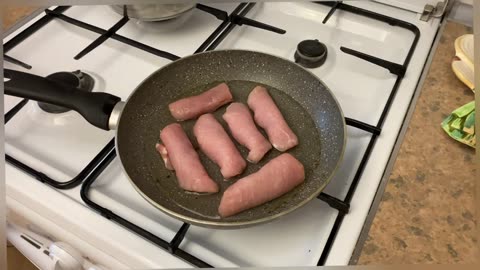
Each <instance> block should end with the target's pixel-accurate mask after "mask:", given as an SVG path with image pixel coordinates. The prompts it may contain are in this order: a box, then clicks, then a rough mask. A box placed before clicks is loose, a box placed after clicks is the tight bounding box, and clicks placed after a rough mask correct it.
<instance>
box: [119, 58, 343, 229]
mask: <svg viewBox="0 0 480 270" xmlns="http://www.w3.org/2000/svg"><path fill="white" fill-rule="evenodd" d="M231 51H236V52H247V53H255V54H263V55H267V56H269V57H273V58H277V59H280V60H282V61H287V62H289V63H290V64H295V65H297V67H298V68H300V69H302V70H303V71H305V72H308V73H309V74H310V76H313V77H315V78H316V79H317V80H318V81H320V82H321V83H322V85H323V86H324V87H325V89H326V90H327V91H328V92H329V94H330V96H331V97H332V98H333V100H334V101H335V103H336V105H337V106H336V107H337V108H338V110H339V113H340V116H341V119H342V127H343V143H342V149H341V153H340V155H339V157H338V160H337V162H336V164H335V167H334V169H333V170H332V171H331V173H330V175H329V176H328V177H327V178H326V181H325V183H324V184H323V185H322V186H320V187H319V188H318V189H317V190H316V191H315V192H313V193H312V195H311V196H309V197H307V198H305V199H304V200H302V201H301V202H300V203H298V204H296V205H295V206H293V207H290V208H288V209H286V210H284V211H282V212H279V213H277V214H275V215H272V216H267V217H263V218H260V219H255V220H249V221H226V222H220V221H208V220H202V219H198V218H194V217H190V216H185V215H182V214H179V213H177V212H175V211H172V210H170V209H168V208H167V207H164V206H162V205H160V204H159V203H157V202H156V201H154V200H153V199H152V198H150V197H149V196H147V195H146V194H145V193H143V192H142V191H141V190H140V188H139V187H138V186H137V185H136V184H135V183H134V181H133V180H132V179H131V177H130V175H129V174H128V172H127V170H126V169H125V166H124V163H123V160H122V155H121V154H120V152H119V150H118V149H119V147H118V131H119V127H120V126H121V123H122V119H123V118H124V117H123V112H124V110H122V112H121V114H120V117H119V121H118V124H117V128H116V130H115V150H116V153H117V156H118V158H119V160H120V164H121V166H120V167H121V168H122V172H123V173H124V174H125V175H126V176H127V179H128V181H129V182H130V184H131V185H132V186H133V187H134V189H135V190H136V191H137V192H138V193H139V194H140V195H141V196H142V197H143V198H144V199H145V200H146V201H147V202H149V203H150V204H151V205H153V206H154V207H155V208H157V209H159V210H161V211H162V212H164V213H165V214H167V215H169V216H171V217H173V218H175V219H179V220H182V221H183V222H186V223H189V224H192V225H197V226H200V227H206V228H215V229H239V228H247V227H252V226H255V225H260V224H264V223H268V222H271V221H273V220H276V219H278V218H280V217H282V216H286V215H288V214H290V213H292V212H293V211H295V210H297V209H299V208H301V207H303V206H304V205H306V204H307V203H308V202H310V201H311V200H313V199H314V198H315V197H317V196H318V195H319V194H320V193H321V192H322V191H323V190H324V189H325V187H326V186H327V185H328V184H329V183H330V181H331V180H332V178H333V176H334V175H335V173H336V172H337V170H338V169H339V167H340V164H341V163H342V160H343V158H344V154H345V149H346V142H347V135H346V132H347V127H346V122H345V116H344V113H343V110H342V107H341V106H340V103H339V102H338V100H337V98H336V96H335V95H334V94H333V92H332V91H331V90H330V88H329V87H328V86H327V85H326V84H325V83H324V82H323V81H322V80H321V79H320V78H319V77H317V76H316V75H315V74H313V72H311V71H310V70H307V69H305V68H303V67H302V66H300V65H298V64H296V63H295V62H292V61H290V60H288V59H286V58H284V57H280V56H276V55H272V54H269V53H264V52H260V51H254V50H245V49H221V50H214V51H206V52H201V53H196V54H191V55H188V56H185V57H182V58H180V59H177V60H175V61H172V62H170V63H168V64H167V65H165V66H163V67H161V68H159V69H157V70H156V71H154V72H152V73H151V74H150V75H149V76H147V77H146V78H145V79H144V80H143V81H142V82H140V84H138V85H137V87H135V89H134V90H133V92H132V93H131V94H130V95H129V96H128V98H127V99H126V100H125V106H128V101H129V100H130V98H131V97H132V96H133V95H134V94H135V93H136V92H137V90H138V89H139V88H140V87H141V86H142V85H144V83H145V82H146V81H148V80H149V79H150V78H151V77H153V76H155V74H157V73H158V72H160V71H161V70H164V69H165V68H167V67H169V66H170V65H173V64H177V63H178V62H181V61H182V60H187V59H189V58H191V57H195V56H197V55H203V54H212V53H219V52H231ZM124 109H125V108H124ZM220 220H221V219H220Z"/></svg>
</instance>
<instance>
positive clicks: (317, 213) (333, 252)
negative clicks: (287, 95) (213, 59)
mask: <svg viewBox="0 0 480 270" xmlns="http://www.w3.org/2000/svg"><path fill="white" fill-rule="evenodd" d="M332 5H334V4H333V3H329V4H317V3H309V2H281V3H277V2H275V3H257V4H239V3H229V4H221V3H211V4H208V6H210V7H213V8H216V9H218V10H221V11H225V12H227V13H228V14H230V18H233V17H235V15H236V16H237V17H236V18H237V19H238V18H241V16H244V17H246V18H249V19H252V20H254V21H258V22H262V23H264V24H267V25H270V26H274V27H277V28H279V29H283V30H285V31H286V33H285V34H279V33H275V32H273V31H269V30H265V29H259V28H257V27H254V26H249V25H242V26H238V25H236V24H235V23H233V22H232V20H230V21H226V22H223V21H221V20H219V19H217V18H215V17H214V16H212V14H209V13H207V12H205V11H202V10H200V9H196V10H194V11H193V12H192V13H190V14H189V15H188V16H184V17H181V18H178V19H174V20H170V21H166V22H150V23H147V22H139V21H137V20H134V19H130V20H129V21H128V22H127V23H126V24H125V25H124V26H123V27H121V28H120V29H119V30H118V31H117V32H116V34H113V35H111V36H110V38H108V39H106V41H105V42H103V43H102V44H99V45H98V46H97V47H95V48H94V49H93V50H91V51H90V52H89V53H87V54H86V55H84V56H83V57H81V58H80V59H78V60H75V59H74V56H76V55H77V54H78V53H79V52H80V51H82V50H83V49H84V48H85V47H87V46H88V45H89V44H90V43H92V42H93V41H94V40H95V39H97V38H98V37H99V36H100V35H101V34H102V33H105V32H106V31H104V30H107V29H109V28H111V27H112V26H113V25H114V24H116V23H117V22H118V21H120V20H121V19H122V16H121V15H119V14H117V13H115V12H113V11H112V9H111V8H110V7H108V6H74V7H70V8H68V9H63V8H57V9H56V8H55V7H52V8H50V9H49V10H51V11H52V12H47V14H48V15H45V13H42V14H39V15H38V16H37V17H36V18H34V19H32V20H31V21H30V22H28V23H26V24H25V25H23V26H22V27H21V28H19V29H18V30H16V31H15V32H13V33H12V34H10V35H9V36H8V37H7V38H5V39H4V44H5V45H4V49H5V54H6V55H7V56H8V57H11V58H13V60H12V59H10V61H9V62H5V63H4V67H5V68H10V69H17V70H20V71H26V72H30V73H34V74H38V75H42V76H47V75H49V74H53V73H56V72H61V71H68V72H71V71H76V70H80V71H82V72H84V73H85V74H88V75H90V76H91V77H93V79H94V80H95V84H94V86H93V91H104V92H110V93H113V94H115V95H117V96H120V97H121V98H122V99H126V98H127V97H128V95H129V94H130V93H131V92H132V91H133V90H134V89H135V87H136V86H137V85H138V84H140V82H141V81H142V80H143V79H145V78H146V77H148V76H149V75H150V74H151V73H152V72H154V71H155V70H157V69H158V68H161V67H162V66H164V65H166V64H168V63H170V62H171V60H172V59H175V56H178V57H183V56H187V55H190V54H193V53H195V52H198V51H204V50H207V49H208V50H210V49H231V48H239V49H249V50H257V51H262V52H266V53H270V54H274V55H278V56H281V57H284V58H287V59H290V60H292V61H293V56H294V53H295V50H296V48H297V45H298V43H299V42H301V41H303V40H307V39H317V40H319V41H321V42H322V43H324V44H325V45H326V46H327V49H328V57H327V59H326V62H325V63H324V65H322V66H321V67H319V68H315V69H310V70H311V71H312V72H313V73H314V74H316V75H317V76H318V77H319V78H320V79H321V80H322V81H323V82H324V83H325V84H326V85H327V86H328V87H329V88H330V89H331V90H332V92H333V93H334V95H335V96H336V98H337V99H338V100H339V102H340V105H341V107H342V109H343V111H344V114H345V116H346V117H347V118H348V120H347V124H349V125H348V128H347V135H348V137H347V146H346V152H345V156H344V160H343V162H342V164H341V167H340V169H339V170H338V172H337V173H336V175H335V176H334V178H333V179H332V181H331V182H330V184H329V185H328V186H327V188H326V189H325V190H324V193H323V194H322V195H321V197H320V198H319V199H315V200H313V201H312V202H310V203H309V204H307V205H306V206H305V207H303V208H301V209H299V210H297V211H295V212H294V213H292V214H290V215H287V216H286V217H284V218H281V219H279V220H276V221H275V222H272V223H268V224H265V225H261V226H256V227H252V228H247V229H241V230H226V231H223V230H213V229H205V228H200V227H196V226H190V227H189V226H188V225H186V224H183V223H182V222H180V221H178V220H175V219H173V218H170V217H168V216H166V215H164V214H163V213H162V212H161V211H159V210H158V209H156V208H154V207H153V206H152V205H150V204H149V203H148V202H147V201H145V200H144V199H143V198H142V197H141V196H140V195H139V194H138V193H137V192H136V191H135V189H134V188H133V187H132V186H131V184H130V183H129V181H128V180H127V178H126V176H125V175H123V174H122V172H121V169H120V164H119V161H118V160H117V159H116V158H115V156H114V149H113V143H112V139H113V136H114V132H107V131H102V130H99V129H96V128H95V127H93V126H90V125H89V124H88V123H87V122H86V121H85V120H84V119H83V118H81V116H80V115H79V114H77V113H76V112H73V111H69V112H64V113H60V114H52V113H47V112H45V111H43V110H42V109H41V108H40V107H39V105H38V104H37V103H36V102H33V101H29V102H21V99H18V98H13V97H9V96H5V111H6V112H7V111H9V110H11V109H12V108H16V109H18V110H15V112H16V113H13V111H12V112H11V113H9V115H8V117H7V118H6V121H7V120H8V123H6V125H5V152H6V154H7V155H8V156H7V161H8V162H7V164H6V186H7V205H8V210H9V220H10V221H11V222H13V220H15V219H17V218H18V217H22V218H23V220H25V224H30V227H31V229H32V226H33V227H35V231H36V232H37V233H42V234H43V235H45V236H47V237H49V238H51V239H52V240H55V241H63V242H66V243H68V244H70V245H71V246H72V247H74V248H75V249H76V250H77V251H79V252H80V253H81V254H83V256H85V257H88V258H89V260H90V261H92V262H94V263H98V264H101V265H103V266H105V267H106V268H112V269H130V268H137V269H138V268H185V267H194V266H214V267H251V266H256V267H258V266H316V265H347V264H348V263H349V261H350V260H351V257H352V254H353V252H354V249H355V247H356V246H357V243H358V239H359V237H360V235H361V232H362V229H364V228H363V227H364V224H365V222H366V220H367V216H369V215H370V216H371V215H373V214H374V212H375V211H370V209H371V206H372V204H373V202H374V198H375V197H376V196H377V198H378V197H379V196H381V193H382V189H381V188H379V187H381V186H382V184H384V182H383V181H384V180H382V179H386V178H387V177H388V170H386V168H387V167H388V165H389V164H391V163H392V162H393V161H394V159H395V154H393V155H392V152H394V149H395V147H396V146H398V143H397V139H398V138H399V134H400V133H401V129H402V128H403V126H404V121H405V118H406V115H407V111H408V110H409V108H411V107H412V106H413V105H414V104H411V101H412V99H414V97H415V95H416V94H417V92H418V91H416V89H417V88H418V85H419V81H420V79H421V76H422V74H423V73H424V72H425V70H424V68H425V65H426V64H427V58H428V56H429V54H430V52H431V50H432V46H433V43H434V39H435V37H436V35H437V33H438V32H439V27H440V25H441V21H442V18H434V17H432V18H430V19H429V20H428V21H422V20H420V16H421V15H420V14H417V13H415V12H412V11H408V10H404V9H400V8H397V7H393V6H389V5H385V4H380V3H376V2H366V1H352V2H346V1H345V2H344V3H343V4H340V5H336V7H337V9H336V10H335V11H334V12H333V14H332V15H331V17H330V18H329V19H328V20H327V21H326V23H325V24H323V23H322V21H323V20H324V18H325V17H326V15H327V14H328V13H329V12H330V11H331V9H332ZM239 16H240V17H239ZM38 20H40V21H41V22H43V21H45V22H46V23H44V24H43V23H42V26H41V27H38V26H39V25H40V23H38V22H37V23H35V22H36V21H38ZM47 21H48V22H47ZM22 31H23V32H22ZM23 37H24V38H23ZM341 47H344V48H346V49H342V50H343V51H342V50H341ZM349 49H351V50H354V51H353V52H352V51H351V50H349ZM163 52H168V53H169V54H165V53H163ZM346 52H349V53H346ZM352 54H353V55H352ZM172 55H173V56H172ZM372 56H373V57H372ZM165 57H166V58H165ZM362 57H363V59H361V58H362ZM15 60H18V61H21V62H23V63H24V64H27V65H29V66H31V69H30V70H27V69H26V68H25V66H26V65H23V66H24V67H22V66H21V65H19V63H17V64H14V63H12V62H15ZM383 60H384V61H383ZM382 65H383V66H382ZM387 69H390V71H389V70H387ZM19 102H20V103H21V104H20V105H17V104H19ZM102 149H103V151H102ZM99 153H100V154H99ZM92 160H93V161H92ZM91 161H92V162H91ZM89 163H90V164H89ZM87 165H88V166H87ZM86 167H87V168H86ZM85 168H86V169H85ZM80 172H82V173H80ZM47 176H48V179H46V177H47ZM87 176H88V179H87V180H85V179H86V178H87ZM36 178H43V179H44V181H46V182H47V183H41V182H40V181H38V179H36ZM45 179H46V180H45ZM69 179H74V180H73V181H72V183H71V184H69V185H65V184H61V183H60V184H59V183H58V182H65V181H68V180H69ZM82 180H85V181H83V185H82ZM82 188H83V191H84V193H83V194H84V195H86V196H83V198H82V196H81V189H82ZM377 190H379V192H378V194H377ZM376 194H377V195H376ZM85 199H86V200H85ZM86 202H87V203H86ZM327 202H328V203H327ZM92 207H93V208H92ZM99 207H103V208H104V209H108V210H110V211H111V212H113V213H115V214H116V215H115V216H111V215H110V214H109V213H110V212H108V211H106V210H103V211H104V212H103V214H104V215H105V216H108V217H109V218H110V219H107V218H105V217H104V216H102V215H101V214H99V212H98V211H97V210H98V209H99ZM119 217H121V218H119ZM367 229H368V228H367ZM364 231H365V230H364ZM172 240H173V241H172ZM177 240H178V241H177Z"/></svg>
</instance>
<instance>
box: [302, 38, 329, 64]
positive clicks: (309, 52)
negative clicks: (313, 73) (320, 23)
mask: <svg viewBox="0 0 480 270" xmlns="http://www.w3.org/2000/svg"><path fill="white" fill-rule="evenodd" d="M326 59H327V46H325V44H323V43H321V42H320V41H318V40H317V39H307V40H304V41H302V42H300V43H298V45H297V51H296V52H295V63H297V64H300V65H301V66H303V67H306V68H317V67H319V66H321V65H323V63H325V60H326Z"/></svg>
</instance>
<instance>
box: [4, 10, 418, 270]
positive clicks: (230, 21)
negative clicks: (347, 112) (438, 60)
mask: <svg viewBox="0 0 480 270" xmlns="http://www.w3.org/2000/svg"><path fill="white" fill-rule="evenodd" d="M317 4H322V5H328V6H331V7H332V9H331V11H330V12H329V13H328V14H327V16H326V17H325V19H324V21H323V23H328V20H329V18H330V17H331V16H333V14H334V13H335V11H336V10H343V11H347V12H351V13H354V14H357V15H361V16H365V17H368V18H372V19H375V20H379V21H382V22H385V23H388V24H390V25H393V26H398V27H401V28H405V29H408V30H410V31H412V32H413V33H414V34H415V38H414V41H413V42H412V45H411V48H410V50H409V52H408V55H407V57H406V59H405V61H404V63H403V64H401V65H400V64H396V63H391V62H389V61H386V60H383V59H379V58H376V57H374V56H370V55H367V54H364V53H362V52H358V51H355V50H353V49H349V48H344V47H342V48H341V50H342V51H343V52H345V53H347V54H350V55H352V56H355V57H359V58H361V59H364V60H366V61H369V62H371V63H372V64H376V65H379V66H382V67H384V68H386V69H388V70H389V71H390V72H392V73H393V74H396V75H397V80H396V82H395V84H394V86H393V89H392V90H391V92H390V96H389V98H388V100H387V102H386V104H385V107H384V110H383V112H382V114H381V116H380V119H379V121H378V123H377V124H376V125H375V126H374V125H370V124H367V123H364V122H361V121H359V120H355V119H351V118H346V119H345V120H346V124H347V125H349V126H352V127H355V128H359V129H361V130H364V131H365V132H369V133H371V134H372V137H371V140H370V142H369V144H368V146H367V149H366V151H365V154H364V156H363V158H362V161H361V163H360V165H359V167H358V169H357V171H356V174H355V177H354V179H353V182H352V184H351V186H350V188H349V190H348V193H347V196H346V198H345V199H344V200H341V199H338V198H335V197H333V196H331V195H328V194H326V193H323V192H322V193H321V194H320V195H319V196H318V199H320V200H322V201H324V202H326V203H327V204H328V205H329V206H331V207H332V208H334V209H337V210H338V211H339V215H338V216H337V219H336V220H335V224H334V227H333V229H332V231H331V233H330V235H329V238H328V240H327V243H326V246H325V247H324V250H323V252H322V254H321V256H320V259H319V261H318V264H317V265H319V266H320V265H324V264H325V262H326V259H327V257H328V254H329V252H330V250H331V248H332V245H333V241H334V240H335V237H336V235H337V233H338V230H339V228H340V226H341V224H342V222H343V219H344V217H345V215H346V214H347V213H348V211H349V209H350V202H351V200H352V197H353V195H354V193H355V190H356V187H357V186H358V184H359V180H360V177H361V175H362V173H363V170H364V169H365V166H366V163H367V161H368V159H369V157H370V154H371V152H372V150H373V147H374V145H375V142H376V140H377V138H378V136H379V135H380V133H381V130H382V126H383V123H384V121H385V118H386V116H387V114H388V111H389V109H390V107H391V104H392V102H393V99H394V98H395V94H396V92H397V90H398V87H399V86H400V83H401V81H402V79H403V76H404V74H405V71H406V69H407V67H408V64H409V62H410V59H411V57H412V55H413V52H414V50H415V48H416V45H417V43H418V40H419V38H420V31H419V29H418V28H417V27H416V26H415V25H413V24H410V23H407V22H404V21H400V20H398V19H395V18H391V17H388V16H385V15H381V14H377V13H374V12H371V11H368V10H364V9H361V8H357V7H354V6H350V5H346V4H344V3H342V2H336V1H332V2H318V3H317ZM254 6H255V3H241V4H239V5H238V6H237V7H236V9H235V10H234V11H233V12H232V13H231V14H228V13H227V12H225V11H222V10H218V9H216V8H212V7H209V6H205V5H201V4H198V5H197V9H199V10H201V11H204V12H208V13H210V14H212V15H213V16H215V18H217V19H219V20H221V21H222V23H221V24H220V25H219V26H218V27H217V29H215V30H214V32H213V33H212V34H211V35H210V36H209V37H208V38H207V39H206V40H205V41H204V42H203V43H202V44H201V45H200V47H199V48H198V49H197V50H196V51H195V53H199V52H204V51H209V50H214V49H216V47H217V46H218V45H219V44H220V43H221V42H222V41H223V40H224V39H225V38H226V37H227V36H228V34H229V33H230V32H231V31H232V30H233V29H234V28H235V27H236V26H238V25H249V26H253V27H258V28H261V29H264V30H268V31H272V32H275V33H279V34H283V33H285V31H284V30H282V29H280V28H277V27H275V26H271V25H267V24H264V23H261V22H258V21H254V20H251V19H248V18H246V17H245V16H246V15H247V14H248V12H249V11H250V10H251V9H252V8H253V7H254ZM66 9H68V7H58V8H56V9H54V10H50V9H46V10H45V13H46V15H45V16H43V17H42V18H41V19H39V20H38V21H37V22H35V23H34V24H32V25H31V26H29V27H28V28H26V29H25V30H24V31H22V32H21V33H19V34H18V35H17V36H15V37H14V38H12V39H11V40H10V41H9V42H7V43H5V45H4V52H5V53H6V52H8V51H9V50H10V49H12V48H13V47H15V46H16V45H18V44H19V43H20V42H22V41H23V40H25V39H26V38H28V37H29V36H30V35H31V34H32V33H34V32H36V31H37V30H38V29H40V28H41V27H42V26H44V25H45V24H47V23H48V22H49V21H51V20H52V19H53V18H56V19H60V20H62V21H65V22H68V23H70V24H73V25H76V26H78V27H81V28H83V29H87V30H90V31H93V32H95V33H98V34H100V35H101V36H100V37H99V38H97V40H95V41H94V42H92V43H91V44H90V45H89V46H87V47H86V48H85V49H84V50H82V52H80V53H79V54H78V55H77V56H75V59H78V58H81V57H83V56H85V55H86V54H87V53H88V52H90V51H92V50H93V49H95V48H96V47H98V46H99V45H101V44H102V43H103V42H104V41H105V40H107V39H108V38H112V39H114V40H117V41H119V42H122V43H125V44H128V45H130V46H132V47H135V48H138V49H140V50H143V51H146V52H149V53H151V54H153V55H156V56H159V57H163V58H166V59H169V60H172V61H174V60H177V59H179V58H180V57H178V56H176V55H173V54H171V53H168V52H165V51H162V50H159V49H156V48H153V47H151V46H148V45H145V44H142V43H140V42H137V41H135V40H132V39H129V38H127V37H124V36H121V35H119V34H116V31H117V30H119V29H120V28H121V27H122V26H123V25H125V23H126V22H127V21H128V14H125V13H124V16H123V18H122V19H121V20H120V21H119V22H117V23H116V24H115V25H114V26H112V27H111V28H110V29H109V30H105V29H101V28H99V27H96V26H94V25H91V24H88V23H85V22H82V21H79V20H76V19H74V18H71V17H68V16H66V15H64V14H62V13H63V12H64V11H65V10H66ZM6 60H7V61H10V62H13V63H16V64H18V65H20V66H22V67H24V68H28V67H29V65H28V64H26V63H23V62H22V61H19V60H16V59H13V58H7V59H6ZM27 102H28V100H23V101H22V102H20V103H19V104H18V105H17V106H15V107H14V108H13V109H12V110H10V111H9V112H8V113H7V114H5V123H7V122H8V121H9V120H10V119H12V118H13V117H14V116H15V114H16V113H17V112H18V111H20V110H21V109H22V108H23V107H24V106H25V104H26V103H27ZM115 157H116V152H115V148H114V140H112V141H110V142H109V143H108V144H107V145H106V146H105V147H104V148H103V149H102V151H101V152H100V153H99V154H98V155H97V156H96V157H95V158H94V159H93V160H92V161H91V162H90V163H89V164H88V165H87V167H86V168H85V169H84V170H82V172H80V174H79V175H78V176H77V177H75V178H73V179H72V180H70V181H67V182H59V181H56V180H53V179H51V178H49V177H48V176H46V175H45V174H43V173H41V172H38V171H36V170H34V169H32V168H30V167H28V166H27V165H25V164H23V163H22V162H20V161H18V160H16V159H14V158H12V157H11V156H9V155H6V161H7V162H8V163H10V164H12V165H14V166H16V167H17V168H19V169H21V170H23V171H25V172H27V173H29V174H30V175H32V176H33V177H35V178H36V179H37V180H39V181H41V182H44V183H46V184H48V185H50V186H52V187H54V188H59V189H67V188H73V187H75V186H78V185H79V184H81V183H82V182H83V184H82V187H81V197H82V200H83V201H84V202H85V203H86V204H87V205H88V206H90V207H91V208H93V209H94V210H96V211H97V212H99V213H100V214H101V215H102V216H104V217H105V218H107V219H110V220H112V221H114V222H116V223H118V224H120V225H122V226H124V227H126V228H127V229H129V230H131V231H133V232H135V233H137V234H138V235H140V236H142V237H144V238H145V239H147V240H149V241H151V242H152V243H154V244H156V245H158V246H159V247H161V248H163V249H165V250H166V251H168V252H170V253H171V254H173V255H175V256H177V257H179V258H181V259H183V260H185V261H187V262H190V263H191V264H192V265H194V266H197V267H202V268H203V267H212V266H211V265H209V264H208V263H206V262H204V261H202V260H200V259H199V258H196V257H195V256H193V255H191V254H189V253H188V252H186V251H184V250H182V249H181V248H179V246H180V244H181V243H182V241H183V239H184V237H185V235H186V234H187V232H188V229H189V227H190V225H189V224H187V223H184V224H183V225H182V226H181V228H180V229H179V230H178V231H177V233H176V235H175V236H174V237H173V238H172V240H170V241H169V242H168V241H165V240H163V239H161V238H159V237H157V236H156V235H154V234H152V233H150V232H148V231H146V230H144V229H142V228H141V227H139V226H137V225H135V224H133V223H131V222H129V221H128V220H125V219H124V218H122V217H120V216H119V215H117V214H115V213H114V212H112V211H110V210H109V209H107V208H104V207H102V206H100V205H98V204H97V203H95V202H93V201H91V200H90V198H89V196H88V194H89V190H90V188H91V185H92V183H93V182H94V181H95V180H96V179H97V178H98V176H99V175H100V174H101V173H102V172H103V171H104V169H105V168H107V167H108V165H109V164H110V163H111V161H112V160H113V159H114V158H115Z"/></svg>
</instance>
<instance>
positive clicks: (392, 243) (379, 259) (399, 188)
mask: <svg viewBox="0 0 480 270" xmlns="http://www.w3.org/2000/svg"><path fill="white" fill-rule="evenodd" d="M32 10H34V9H33V8H31V7H16V8H7V9H5V11H4V12H5V13H4V14H5V15H4V16H2V17H3V26H4V27H5V28H8V27H9V26H10V25H12V24H13V23H14V22H15V21H17V20H18V19H19V18H23V17H24V16H26V15H28V14H29V13H30V12H31V11H32ZM465 33H472V29H471V28H467V27H465V26H463V25H460V24H456V23H453V22H449V23H448V24H447V26H446V29H445V31H444V33H443V36H442V38H441V41H440V44H439V47H438V49H437V51H436V54H435V57H434V59H433V63H432V66H431V68H430V71H429V74H428V77H427V79H426V81H425V85H424V87H423V90H422V93H421V95H420V97H419V100H418V103H417V105H416V109H415V112H414V114H413V117H412V120H411V122H410V126H409V128H408V131H407V133H406V135H405V139H404V141H403V145H402V147H401V149H400V152H399V154H398V157H397V161H396V163H395V166H394V169H393V171H392V175H391V177H390V180H389V183H388V185H387V187H386V190H385V194H384V196H383V199H382V202H381V204H380V206H379V210H378V212H377V214H376V217H375V219H374V221H373V224H372V227H371V229H370V232H369V236H368V238H367V240H366V242H365V245H364V247H363V250H362V254H361V255H360V257H359V260H358V264H362V265H363V264H415V263H436V264H447V263H473V262H474V258H475V255H476V254H474V253H475V245H476V242H477V238H476V236H475V230H474V228H475V221H474V217H473V213H474V175H475V166H474V155H475V152H474V150H473V149H472V148H470V147H468V146H464V145H461V144H460V143H458V142H456V141H454V140H453V139H451V138H450V137H448V136H447V135H446V134H445V133H444V131H443V130H442V129H441V127H440V123H441V122H442V120H443V119H444V118H445V117H447V115H448V114H449V113H451V112H452V111H453V110H454V109H456V108H458V107H460V106H461V105H464V104H466V103H467V102H469V101H471V100H473V99H474V94H473V92H472V91H471V90H469V89H468V88H467V87H466V86H465V85H463V84H462V83H461V82H460V81H459V80H458V79H457V78H456V77H455V75H454V73H453V72H452V70H451V67H450V63H451V59H452V57H453V56H454V46H453V44H454V41H455V38H457V37H458V36H460V35H462V34H465Z"/></svg>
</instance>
